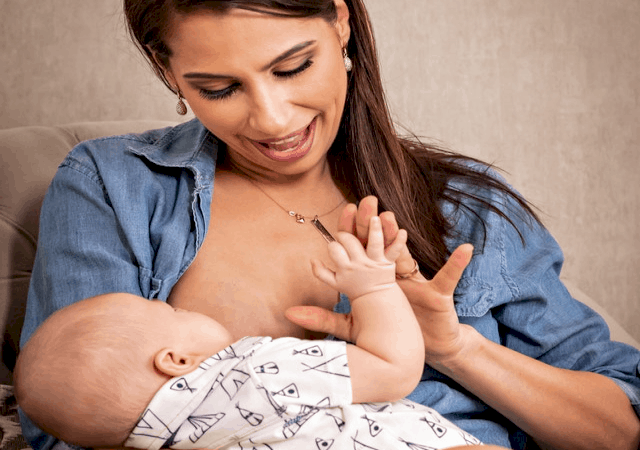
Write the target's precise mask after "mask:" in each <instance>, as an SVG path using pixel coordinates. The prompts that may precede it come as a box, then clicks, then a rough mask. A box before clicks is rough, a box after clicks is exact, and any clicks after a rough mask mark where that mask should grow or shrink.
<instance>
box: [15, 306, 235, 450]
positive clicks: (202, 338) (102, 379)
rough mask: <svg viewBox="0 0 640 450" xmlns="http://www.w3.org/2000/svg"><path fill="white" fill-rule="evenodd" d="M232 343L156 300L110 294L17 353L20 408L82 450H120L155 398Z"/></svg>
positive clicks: (213, 327) (57, 320)
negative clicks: (92, 449) (167, 385)
mask: <svg viewBox="0 0 640 450" xmlns="http://www.w3.org/2000/svg"><path fill="white" fill-rule="evenodd" d="M229 344H231V337H230V335H229V333H228V332H227V330H225V329H224V328H223V327H222V326H221V325H220V324H218V322H216V321H215V320H213V319H211V318H210V317H207V316H204V315H202V314H198V313H195V312H190V311H182V310H176V309H174V308H172V307H171V306H170V305H168V304H166V303H164V302H160V301H149V300H145V299H142V298H140V297H136V296H133V295H129V294H108V295H103V296H100V297H95V298H91V299H87V300H83V301H81V302H77V303H74V304H72V305H70V306H68V307H66V308H63V309H61V310H59V311H57V312H56V313H54V314H53V315H52V316H51V317H49V318H48V319H47V320H46V321H45V322H44V323H43V324H42V325H41V326H40V327H39V328H38V329H37V330H36V332H35V333H34V334H33V336H32V337H31V338H30V339H29V341H28V342H27V344H26V345H25V347H24V348H23V349H22V350H21V352H20V356H19V358H18V362H17V364H16V369H15V371H14V384H15V393H16V398H17V399H18V404H19V405H20V407H21V409H22V410H23V411H24V412H25V414H26V415H27V416H28V417H29V418H30V419H31V420H32V421H33V422H34V423H35V424H36V425H38V426H39V427H40V428H42V429H43V430H44V431H46V432H48V433H50V434H52V435H54V436H56V437H58V438H59V439H62V440H63V441H65V442H68V443H73V444H77V445H81V446H84V447H117V446H120V445H122V443H123V442H124V440H125V439H126V438H127V437H128V435H129V432H130V431H131V429H132V428H133V426H135V424H136V422H137V420H138V418H139V416H140V414H141V413H142V412H143V411H144V408H145V407H146V405H147V404H148V403H149V401H151V399H152V398H153V396H154V394H155V393H156V391H157V390H158V389H159V388H160V387H161V386H162V385H163V384H164V383H165V382H166V381H168V380H169V379H170V378H171V377H174V376H181V375H184V374H186V373H188V372H190V371H192V370H194V369H195V368H196V367H197V366H198V365H199V364H200V362H202V361H203V360H204V359H206V358H207V357H209V356H211V355H212V354H214V353H216V352H218V351H220V350H221V349H223V348H224V347H226V346H227V345H229Z"/></svg>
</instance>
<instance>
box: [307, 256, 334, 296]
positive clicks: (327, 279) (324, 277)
mask: <svg viewBox="0 0 640 450" xmlns="http://www.w3.org/2000/svg"><path fill="white" fill-rule="evenodd" d="M311 270H312V271H313V274H314V275H315V276H316V278H317V279H318V280H320V281H322V282H323V283H326V284H327V285H329V286H331V287H332V288H334V289H336V290H337V282H336V274H335V273H334V272H332V271H331V270H329V269H328V268H327V266H325V265H324V264H323V263H322V261H319V260H317V259H312V260H311Z"/></svg>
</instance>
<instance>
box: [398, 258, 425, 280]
mask: <svg viewBox="0 0 640 450" xmlns="http://www.w3.org/2000/svg"><path fill="white" fill-rule="evenodd" d="M419 271H420V267H418V261H416V260H415V259H414V260H413V269H411V271H410V272H407V273H396V279H398V280H406V279H407V278H411V277H412V276H414V275H415V274H417V273H418V272H419Z"/></svg>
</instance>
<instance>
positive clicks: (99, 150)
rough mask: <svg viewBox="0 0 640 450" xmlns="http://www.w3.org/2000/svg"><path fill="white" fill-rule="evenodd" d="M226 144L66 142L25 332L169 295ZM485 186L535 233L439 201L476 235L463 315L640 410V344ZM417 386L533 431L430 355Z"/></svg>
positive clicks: (204, 218)
mask: <svg viewBox="0 0 640 450" xmlns="http://www.w3.org/2000/svg"><path fill="white" fill-rule="evenodd" d="M218 147H219V145H218V141H217V139H216V138H215V137H214V136H213V135H212V134H211V133H209V132H208V131H207V130H206V129H205V128H204V126H203V125H202V124H201V123H200V122H199V121H198V120H197V119H194V120H192V121H190V122H187V123H184V124H181V125H178V126H177V127H173V128H166V129H162V130H151V131H148V132H146V133H143V134H138V135H133V134H132V135H125V136H115V137H106V138H101V139H96V140H92V141H87V142H84V143H81V144H79V145H78V146H77V147H76V148H74V149H73V150H72V151H71V152H70V153H69V155H68V156H67V157H66V159H65V160H64V161H63V162H62V163H61V165H60V167H59V170H58V172H57V174H56V176H55V177H54V179H53V181H52V183H51V186H50V187H49V190H48V191H47V194H46V197H45V201H44V203H43V206H42V212H41V219H40V237H39V241H38V242H39V243H38V250H37V254H36V260H35V264H34V268H33V274H32V278H31V286H30V289H29V298H28V303H27V310H26V318H25V323H24V327H23V331H22V336H21V345H24V343H25V342H26V341H27V339H28V338H29V337H30V336H31V334H32V333H33V332H34V331H35V329H36V328H37V326H38V325H39V324H40V323H42V322H43V321H44V320H45V319H46V318H47V317H48V316H49V315H50V314H52V313H53V312H54V311H56V310H57V309H60V308H62V307H64V306H66V305H69V304H71V303H73V302H76V301H79V300H81V299H84V298H87V297H92V296H95V295H99V294H103V293H109V292H128V293H131V294H135V295H138V296H142V297H145V298H149V299H152V298H157V299H161V300H166V299H167V298H168V296H169V293H170V292H171V289H172V288H173V286H174V285H175V283H176V282H177V280H178V279H179V278H180V276H181V275H182V274H183V273H184V272H185V271H186V269H187V268H188V267H189V264H190V263H191V262H192V261H193V259H194V258H195V256H196V253H197V251H198V249H199V248H200V246H201V244H202V242H203V240H204V237H205V234H206V232H207V228H208V225H209V222H210V217H211V213H213V214H215V211H213V212H212V211H210V204H211V198H212V193H213V179H214V170H215V163H216V157H217V151H218ZM455 187H457V188H460V189H465V190H470V189H474V188H471V187H469V186H455ZM476 193H477V194H478V195H480V196H482V197H483V198H485V199H486V200H487V201H490V202H491V203H492V204H494V205H496V206H498V207H499V208H500V209H501V210H503V211H505V212H506V213H507V214H509V217H510V218H511V219H512V220H513V222H514V223H515V224H516V225H517V227H518V230H519V231H520V233H522V235H523V238H524V241H525V243H526V244H525V245H523V244H522V241H521V239H520V236H519V234H518V232H517V231H516V229H515V228H514V227H513V226H511V225H510V224H509V223H508V222H507V221H506V220H504V219H503V218H502V217H500V216H499V215H498V214H495V213H494V212H491V211H490V210H488V209H487V208H486V207H484V206H482V205H481V204H474V203H473V202H466V206H468V208H464V207H462V208H460V207H458V208H456V207H454V206H453V205H451V204H449V203H445V204H443V205H442V208H443V211H444V212H445V214H446V215H447V217H448V218H449V219H450V220H451V221H452V223H454V224H455V227H454V228H455V230H454V233H453V235H452V236H451V237H450V238H449V240H448V246H449V249H450V250H453V249H454V248H455V247H457V246H458V245H459V244H461V243H464V242H471V243H472V244H474V246H475V254H474V257H473V259H472V260H471V263H470V265H469V267H467V269H466V270H465V272H464V274H463V277H462V279H461V280H460V283H459V284H458V287H457V289H456V292H455V307H456V311H457V313H458V316H459V318H460V322H461V323H465V324H469V325H471V326H473V327H474V328H475V329H476V330H478V331H479V332H480V333H481V334H482V335H484V336H485V337H486V338H487V339H490V340H492V341H494V342H496V343H499V344H502V345H504V346H507V347H509V348H511V349H513V350H516V351H518V352H520V353H523V354H525V355H528V356H530V357H532V358H535V359H538V360H540V361H542V362H545V363H547V364H550V365H553V366H556V367H561V368H565V369H572V370H582V371H591V372H597V373H600V374H602V375H605V376H608V377H610V378H611V379H612V380H613V381H615V382H616V383H617V384H618V386H620V387H621V388H622V389H623V390H624V392H625V393H626V394H627V395H628V397H629V398H630V400H631V403H632V404H633V407H634V408H635V411H636V413H638V414H640V373H639V371H640V352H639V351H638V350H637V349H634V348H633V347H630V346H628V345H625V344H622V343H618V342H612V341H610V340H609V330H608V328H607V326H606V324H605V322H604V320H603V319H602V318H601V317H600V316H598V315H597V314H596V313H595V312H594V311H592V310H591V309H589V308H588V307H587V306H585V305H583V304H582V303H579V302H577V301H576V300H574V299H572V297H571V295H570V294H569V292H568V291H567V289H566V288H565V287H564V285H563V284H562V282H561V281H560V280H559V273H560V269H561V266H562V262H563V256H562V252H561V250H560V248H559V247H558V245H557V243H556V242H555V240H554V239H553V238H552V237H551V236H550V235H549V233H548V232H547V231H546V230H545V229H544V228H543V227H542V226H540V225H539V224H537V223H535V222H534V221H531V220H527V218H526V215H525V214H524V213H523V212H522V210H521V209H519V207H518V206H517V205H515V203H514V202H513V201H512V200H510V199H508V198H507V197H505V196H504V195H502V194H500V193H497V192H493V191H489V190H487V191H484V192H481V191H477V192H476ZM472 211H473V212H472ZM479 218H482V219H483V220H484V222H485V224H486V228H485V227H483V225H482V222H481V221H480V220H479ZM335 309H336V311H338V312H347V311H349V303H348V299H346V297H345V296H341V301H340V302H339V303H338V305H337V306H336V308H335ZM577 388H578V387H576V389H577ZM409 398H410V399H411V400H414V401H417V402H419V403H423V404H425V405H427V406H430V407H432V408H434V409H436V410H437V411H438V412H440V413H441V414H442V415H444V416H445V417H446V418H448V419H449V420H451V421H452V422H454V423H456V424H457V425H458V426H460V427H461V428H463V429H465V430H466V431H468V432H470V433H472V434H474V435H475V436H476V437H478V438H479V439H481V440H482V441H484V442H485V443H493V444H497V445H502V446H504V447H513V448H518V449H521V448H525V446H526V445H527V440H528V438H527V436H526V435H525V434H524V433H523V432H522V431H521V430H519V429H518V428H517V427H516V426H515V425H514V424H512V423H511V422H510V421H508V420H507V419H506V418H504V417H503V416H501V415H500V414H499V413H497V412H496V411H494V410H492V409H491V408H490V407H488V406H487V405H486V404H485V403H484V402H482V401H481V400H479V399H478V398H476V397H475V396H474V395H472V394H470V393H469V392H468V391H466V390H465V389H463V388H462V387H460V386H459V385H458V384H457V383H455V382H454V381H452V380H451V379H449V378H447V377H446V376H444V375H442V374H441V373H439V372H437V371H435V370H433V369H431V368H430V367H428V366H425V371H424V374H423V377H422V380H421V382H420V384H419V385H418V387H417V388H416V389H415V391H414V392H413V393H412V394H411V395H410V396H409ZM21 421H22V427H23V432H24V435H25V437H26V438H27V439H28V441H29V442H30V443H31V445H32V447H33V448H34V450H48V449H50V448H52V447H54V446H55V447H57V448H58V449H62V448H64V447H68V446H67V445H66V444H65V443H63V442H60V441H57V440H56V439H54V438H53V437H51V436H48V435H46V434H45V433H43V432H41V431H40V430H38V428H37V427H35V426H34V425H33V424H32V423H31V422H30V421H29V420H28V419H27V418H26V417H25V416H24V415H23V414H21Z"/></svg>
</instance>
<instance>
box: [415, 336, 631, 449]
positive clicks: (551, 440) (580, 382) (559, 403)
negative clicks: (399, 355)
mask: <svg viewBox="0 0 640 450" xmlns="http://www.w3.org/2000/svg"><path fill="white" fill-rule="evenodd" d="M461 327H462V328H461V336H460V338H461V339H463V340H464V345H463V348H464V350H463V351H461V352H460V353H459V354H458V355H457V356H456V357H455V358H452V359H451V360H449V361H440V362H438V363H436V362H430V361H427V363H428V364H430V365H432V367H434V368H435V369H437V370H439V371H440V372H442V373H444V374H445V375H447V376H449V377H451V378H452V379H454V380H455V381H457V382H458V383H459V384H461V385H462V386H463V387H465V388H466V389H468V390H469V391H470V392H472V393H473V394H475V395H476V396H478V397H479V398H481V399H482V400H483V401H484V402H485V403H487V404H488V405H490V406H491V407H493V408H494V409H496V410H497V411H499V412H500V413H501V414H503V415H504V416H505V417H507V418H508V419H509V420H511V421H512V422H513V423H515V424H516V425H517V426H518V427H520V428H521V429H522V430H524V431H525V432H526V433H528V434H529V435H531V436H532V437H533V438H534V439H535V440H536V441H538V442H539V443H540V444H543V445H545V446H549V448H553V449H571V450H576V449H600V448H602V449H607V448H611V449H617V450H623V449H629V450H637V449H638V445H639V443H640V421H639V420H638V417H637V416H636V414H635V412H634V410H633V408H632V406H631V403H630V401H629V399H628V397H627V396H626V395H625V394H624V392H623V391H622V389H620V388H619V387H618V386H617V385H616V384H615V383H614V382H613V381H612V380H610V379H609V378H607V377H605V376H603V375H599V374H595V373H590V372H578V371H571V370H565V369H558V368H556V367H552V366H549V365H547V364H545V363H542V362H540V361H537V360H535V359H533V358H530V357H528V356H525V355H523V354H521V353H518V352H515V351H513V350H511V349H509V348H507V347H504V346H501V345H498V344H496V343H494V342H492V341H490V340H488V339H486V338H485V337H483V336H482V335H481V334H480V333H478V332H477V331H476V330H475V329H473V328H472V327H470V326H465V325H462V326H461Z"/></svg>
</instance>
